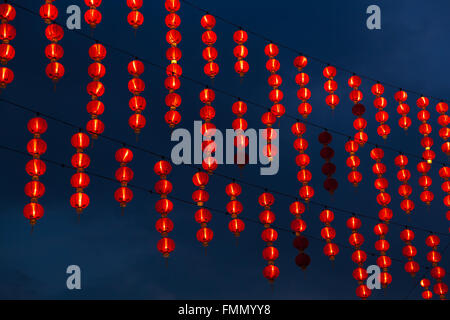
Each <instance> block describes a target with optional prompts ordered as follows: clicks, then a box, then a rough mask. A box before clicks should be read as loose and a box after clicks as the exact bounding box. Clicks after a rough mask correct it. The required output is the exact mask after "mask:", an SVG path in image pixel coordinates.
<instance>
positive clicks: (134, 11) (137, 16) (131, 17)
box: [127, 0, 144, 29]
mask: <svg viewBox="0 0 450 320" xmlns="http://www.w3.org/2000/svg"><path fill="white" fill-rule="evenodd" d="M143 4H144V1H143V0H127V6H128V8H130V10H131V12H130V13H129V14H128V17H127V21H128V23H129V24H130V26H132V27H133V28H134V29H137V28H139V27H140V26H141V25H142V24H143V23H144V15H143V14H142V13H141V12H140V11H138V10H139V9H140V8H141V7H142V5H143Z"/></svg>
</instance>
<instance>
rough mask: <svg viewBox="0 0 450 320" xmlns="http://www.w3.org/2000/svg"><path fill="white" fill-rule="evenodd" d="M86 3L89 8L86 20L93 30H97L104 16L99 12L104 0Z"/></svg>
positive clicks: (85, 0)
mask: <svg viewBox="0 0 450 320" xmlns="http://www.w3.org/2000/svg"><path fill="white" fill-rule="evenodd" d="M84 2H85V3H86V5H87V6H88V7H89V10H87V11H86V12H85V14H84V20H85V21H86V23H87V24H88V25H89V26H90V27H91V28H95V27H96V26H97V25H98V24H99V23H100V22H101V21H102V14H101V12H100V11H98V10H97V8H98V7H99V6H100V5H101V4H102V0H84Z"/></svg>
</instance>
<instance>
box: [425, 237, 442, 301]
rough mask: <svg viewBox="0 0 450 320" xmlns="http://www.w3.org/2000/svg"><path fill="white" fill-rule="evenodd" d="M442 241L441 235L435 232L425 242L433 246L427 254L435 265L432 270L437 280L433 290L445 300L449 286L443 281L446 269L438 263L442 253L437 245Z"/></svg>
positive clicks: (432, 275)
mask: <svg viewBox="0 0 450 320" xmlns="http://www.w3.org/2000/svg"><path fill="white" fill-rule="evenodd" d="M440 242H441V240H440V239H439V237H438V236H437V235H434V234H432V235H429V236H428V237H427V238H426V240H425V244H426V245H427V246H428V247H430V248H431V251H430V252H429V253H428V254H427V260H428V261H429V262H430V263H431V265H432V267H433V268H432V269H431V271H430V274H431V277H432V278H433V279H435V280H436V285H435V286H434V287H433V290H434V293H435V294H437V295H438V296H439V298H440V299H441V300H445V295H446V294H447V292H448V287H447V285H446V284H445V283H444V282H443V281H442V279H443V278H444V276H445V269H444V268H442V267H439V266H438V263H439V262H440V260H441V258H442V257H441V254H440V253H439V252H438V251H437V247H438V246H439V244H440ZM428 286H429V285H428ZM428 286H427V287H428Z"/></svg>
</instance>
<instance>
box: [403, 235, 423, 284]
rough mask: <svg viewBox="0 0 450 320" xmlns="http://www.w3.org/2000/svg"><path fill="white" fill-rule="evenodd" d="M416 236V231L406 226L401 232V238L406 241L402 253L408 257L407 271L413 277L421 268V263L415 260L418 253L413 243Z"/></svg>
mask: <svg viewBox="0 0 450 320" xmlns="http://www.w3.org/2000/svg"><path fill="white" fill-rule="evenodd" d="M414 237H415V235H414V232H413V231H412V230H410V229H407V228H405V229H404V230H403V231H402V232H400V239H401V240H402V241H403V242H405V246H404V247H403V250H402V253H403V255H404V256H405V257H406V258H407V259H408V262H407V263H406V264H405V271H406V272H408V273H409V274H410V275H411V276H412V277H414V275H415V274H416V273H417V272H419V270H420V267H419V264H418V263H417V262H415V261H414V257H415V256H416V255H417V249H416V247H414V246H413V245H412V244H411V243H412V241H413V240H414Z"/></svg>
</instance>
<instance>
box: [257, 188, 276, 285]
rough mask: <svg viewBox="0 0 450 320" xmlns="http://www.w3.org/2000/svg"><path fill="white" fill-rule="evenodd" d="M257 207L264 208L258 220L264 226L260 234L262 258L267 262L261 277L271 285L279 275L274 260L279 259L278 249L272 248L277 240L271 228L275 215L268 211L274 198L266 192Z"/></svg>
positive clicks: (274, 231) (260, 197) (259, 199)
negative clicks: (262, 246)
mask: <svg viewBox="0 0 450 320" xmlns="http://www.w3.org/2000/svg"><path fill="white" fill-rule="evenodd" d="M258 202H259V205H260V206H261V207H263V208H264V211H262V212H261V213H260V215H259V220H260V221H261V223H262V224H263V225H264V231H263V232H262V234H261V237H262V239H263V241H264V242H265V243H266V247H265V248H264V250H263V258H264V260H266V261H267V266H266V267H265V268H264V269H263V276H264V277H265V278H266V279H267V280H269V282H270V283H271V284H272V283H273V282H274V281H275V279H276V278H278V276H279V275H280V270H279V269H278V267H277V266H275V260H277V259H278V257H279V252H278V249H277V248H275V247H274V246H273V243H274V242H275V241H276V240H277V239H278V232H277V231H276V230H275V229H273V228H272V227H271V225H272V224H273V223H274V222H275V213H273V212H272V211H271V210H270V207H271V206H272V205H273V204H274V202H275V197H274V196H273V195H272V194H271V193H268V192H264V193H263V194H261V195H260V196H259V198H258Z"/></svg>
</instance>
